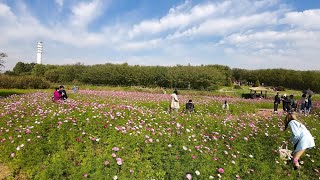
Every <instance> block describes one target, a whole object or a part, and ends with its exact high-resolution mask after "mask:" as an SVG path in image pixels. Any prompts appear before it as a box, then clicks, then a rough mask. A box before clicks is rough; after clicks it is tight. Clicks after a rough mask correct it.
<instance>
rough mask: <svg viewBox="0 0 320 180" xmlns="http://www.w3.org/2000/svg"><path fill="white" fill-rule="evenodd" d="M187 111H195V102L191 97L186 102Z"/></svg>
mask: <svg viewBox="0 0 320 180" xmlns="http://www.w3.org/2000/svg"><path fill="white" fill-rule="evenodd" d="M186 111H187V112H194V111H195V109H194V104H193V102H192V100H191V99H190V100H189V101H188V102H187V103H186Z"/></svg>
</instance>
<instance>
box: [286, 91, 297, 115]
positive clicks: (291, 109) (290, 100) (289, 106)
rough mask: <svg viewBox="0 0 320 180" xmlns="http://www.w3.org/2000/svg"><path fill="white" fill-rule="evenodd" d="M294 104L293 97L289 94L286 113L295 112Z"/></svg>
mask: <svg viewBox="0 0 320 180" xmlns="http://www.w3.org/2000/svg"><path fill="white" fill-rule="evenodd" d="M296 107H297V106H296V102H295V100H294V98H293V95H292V94H291V95H290V96H289V100H288V112H294V111H296Z"/></svg>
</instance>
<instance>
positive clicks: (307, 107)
mask: <svg viewBox="0 0 320 180" xmlns="http://www.w3.org/2000/svg"><path fill="white" fill-rule="evenodd" d="M311 107H312V100H311V94H309V96H308V102H307V103H306V114H307V115H308V114H310V111H311Z"/></svg>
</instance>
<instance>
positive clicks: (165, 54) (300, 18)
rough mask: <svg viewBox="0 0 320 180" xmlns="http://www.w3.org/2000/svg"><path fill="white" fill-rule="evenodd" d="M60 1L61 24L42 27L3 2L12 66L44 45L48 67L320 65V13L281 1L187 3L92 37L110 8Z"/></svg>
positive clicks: (3, 43) (0, 14)
mask: <svg viewBox="0 0 320 180" xmlns="http://www.w3.org/2000/svg"><path fill="white" fill-rule="evenodd" d="M55 2H56V3H57V5H58V6H60V5H61V6H64V9H68V8H69V9H70V10H71V14H69V15H68V16H66V17H64V19H65V20H61V21H59V22H58V23H42V22H41V19H38V18H36V17H35V16H34V15H32V13H30V10H29V9H28V8H27V6H26V5H25V4H24V2H23V1H19V3H18V5H17V6H18V8H17V9H15V10H14V11H13V10H12V8H11V7H10V6H9V5H6V4H4V3H0V34H1V38H0V49H3V50H4V51H5V52H8V55H9V57H8V58H6V59H7V60H8V61H10V63H9V64H10V66H11V64H13V63H12V62H17V61H19V60H21V58H20V59H19V58H18V57H21V55H23V56H25V57H22V58H23V59H28V60H32V59H33V58H35V51H36V50H35V43H36V41H38V40H42V41H44V42H45V43H44V44H45V49H44V52H46V53H45V54H44V57H45V58H46V60H47V62H51V63H52V62H56V61H57V59H64V60H65V61H66V62H64V63H69V64H70V63H72V62H73V61H74V60H72V59H79V57H82V55H83V54H85V55H86V57H84V58H83V59H84V60H85V59H89V60H90V61H88V62H87V63H88V64H94V63H104V62H105V60H106V59H107V58H112V57H114V58H115V59H121V61H122V59H123V62H128V63H129V64H144V65H148V64H152V65H154V64H158V65H175V64H186V63H191V64H215V63H218V64H225V65H229V66H231V67H246V68H247V67H249V65H250V64H255V66H256V67H257V68H261V67H263V65H261V64H266V62H274V63H276V65H279V66H285V65H286V64H287V63H288V62H289V60H290V59H292V61H290V62H292V63H297V62H299V60H300V61H301V59H308V62H309V63H310V65H308V66H305V67H301V66H298V65H294V64H293V65H292V66H290V67H292V68H295V69H299V68H305V69H306V68H309V69H314V68H316V67H317V68H319V66H320V65H319V64H320V63H318V61H317V57H319V56H320V52H319V50H318V49H320V46H319V43H318V42H319V40H320V24H319V23H320V21H319V18H320V9H312V10H306V11H302V12H297V11H293V10H290V9H289V8H288V6H286V5H283V4H280V3H279V1H277V0H261V1H250V0H233V1H232V0H228V1H214V2H213V1H208V2H206V3H201V4H194V3H195V1H192V2H191V1H185V2H184V3H182V4H181V5H177V6H174V7H172V8H171V9H169V10H168V11H167V14H165V15H163V16H162V17H159V18H152V17H147V18H145V19H142V20H141V21H139V22H116V23H114V24H105V25H100V27H98V28H97V29H95V30H94V32H92V31H90V28H89V26H90V25H91V24H92V23H93V22H95V21H96V20H98V19H99V18H100V17H101V18H102V17H103V15H104V14H105V13H107V11H106V9H107V8H108V7H107V5H108V4H107V3H108V2H109V1H103V0H91V1H81V2H79V1H76V4H72V5H71V7H69V6H68V5H70V4H67V2H66V1H58V0H56V1H55ZM59 3H60V4H59ZM122 19H124V18H122ZM203 40H204V41H203ZM52 44H55V46H56V47H54V48H53V47H52V46H53V45H52ZM30 46H31V47H30ZM33 46H34V48H33ZM26 47H28V48H26ZM50 48H51V49H50ZM13 49H14V50H13ZM65 49H68V50H65ZM52 51H55V52H52ZM119 56H121V58H119ZM72 57H74V58H72ZM122 57H123V58H122ZM11 60H12V62H11ZM69 60H70V62H67V61H69ZM84 60H83V61H84ZM154 60H156V62H153V61H154ZM250 61H252V62H250ZM59 63H60V64H61V63H62V62H61V61H59ZM85 63H86V62H85ZM276 65H274V66H276ZM290 67H289V68H290ZM9 68H10V67H9ZM252 68H254V67H252Z"/></svg>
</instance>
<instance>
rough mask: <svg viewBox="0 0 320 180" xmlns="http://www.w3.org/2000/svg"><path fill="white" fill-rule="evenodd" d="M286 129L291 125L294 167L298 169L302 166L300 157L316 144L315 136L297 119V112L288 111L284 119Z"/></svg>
mask: <svg viewBox="0 0 320 180" xmlns="http://www.w3.org/2000/svg"><path fill="white" fill-rule="evenodd" d="M284 126H285V127H284V130H287V128H288V126H290V129H291V132H292V135H291V138H290V140H291V143H292V144H293V148H294V150H293V167H294V169H298V168H299V167H300V164H299V159H300V157H301V155H302V154H303V153H304V152H305V151H306V150H307V149H310V148H312V147H314V146H315V143H314V138H313V137H312V135H311V133H310V132H309V130H308V129H307V128H306V127H305V126H304V125H303V124H302V123H301V122H299V121H298V120H297V117H296V114H295V113H288V114H287V116H286V117H285V120H284Z"/></svg>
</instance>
